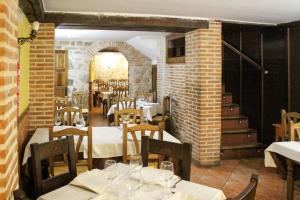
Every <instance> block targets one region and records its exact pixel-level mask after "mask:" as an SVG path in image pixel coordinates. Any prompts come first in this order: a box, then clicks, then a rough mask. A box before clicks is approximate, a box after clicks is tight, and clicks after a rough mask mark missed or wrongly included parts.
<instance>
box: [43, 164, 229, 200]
mask: <svg viewBox="0 0 300 200" xmlns="http://www.w3.org/2000/svg"><path fill="white" fill-rule="evenodd" d="M165 162H169V161H165ZM140 164H141V163H138V164H136V162H134V163H133V164H132V162H130V165H125V164H122V163H113V164H111V165H108V166H107V167H106V168H105V169H104V170H98V169H93V170H91V171H87V172H85V173H82V174H80V175H78V176H77V177H76V178H75V179H74V180H73V181H71V182H70V184H68V185H66V186H64V187H61V188H59V189H57V190H54V191H52V192H50V193H47V194H44V195H42V196H40V197H39V198H38V200H51V199H56V200H65V199H70V198H72V199H73V200H121V199H122V200H127V199H128V200H140V199H143V200H224V199H226V198H225V195H224V193H223V192H222V191H221V190H218V189H215V188H211V187H207V186H204V185H200V184H196V183H192V182H189V181H185V180H181V179H180V178H179V177H178V176H176V175H174V173H173V171H172V170H169V169H168V168H166V167H161V169H154V168H151V167H142V166H141V165H140ZM166 164H167V163H166ZM161 165H162V166H163V163H162V164H161Z"/></svg>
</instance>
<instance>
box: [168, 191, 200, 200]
mask: <svg viewBox="0 0 300 200" xmlns="http://www.w3.org/2000/svg"><path fill="white" fill-rule="evenodd" d="M168 200H199V199H197V198H195V197H193V196H191V195H189V194H186V193H183V192H176V193H175V194H174V195H172V196H171V197H170V198H168Z"/></svg>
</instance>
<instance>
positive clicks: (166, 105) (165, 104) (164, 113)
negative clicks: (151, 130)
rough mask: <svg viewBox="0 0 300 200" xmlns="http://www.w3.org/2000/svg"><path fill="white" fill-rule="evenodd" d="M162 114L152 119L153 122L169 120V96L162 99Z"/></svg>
mask: <svg viewBox="0 0 300 200" xmlns="http://www.w3.org/2000/svg"><path fill="white" fill-rule="evenodd" d="M162 109H163V110H162V114H161V115H157V116H155V117H153V122H162V121H166V120H167V119H169V118H170V96H165V97H164V98H163V108H162Z"/></svg>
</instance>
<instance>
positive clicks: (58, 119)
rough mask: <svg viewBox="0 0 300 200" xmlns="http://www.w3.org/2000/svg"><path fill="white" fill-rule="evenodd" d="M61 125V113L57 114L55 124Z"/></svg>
mask: <svg viewBox="0 0 300 200" xmlns="http://www.w3.org/2000/svg"><path fill="white" fill-rule="evenodd" d="M60 125H61V117H60V115H59V114H57V115H56V116H55V126H60Z"/></svg>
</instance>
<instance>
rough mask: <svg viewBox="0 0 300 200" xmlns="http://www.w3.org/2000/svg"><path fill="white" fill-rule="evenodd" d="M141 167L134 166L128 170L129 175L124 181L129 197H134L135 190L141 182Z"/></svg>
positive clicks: (139, 186)
mask: <svg viewBox="0 0 300 200" xmlns="http://www.w3.org/2000/svg"><path fill="white" fill-rule="evenodd" d="M141 169H142V168H139V167H137V168H135V169H131V170H130V176H129V179H128V181H127V182H126V186H127V190H128V191H129V194H130V195H129V196H130V197H131V198H130V199H135V195H136V192H137V191H138V190H139V189H140V188H141V186H142V184H143V179H142V170H141Z"/></svg>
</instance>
